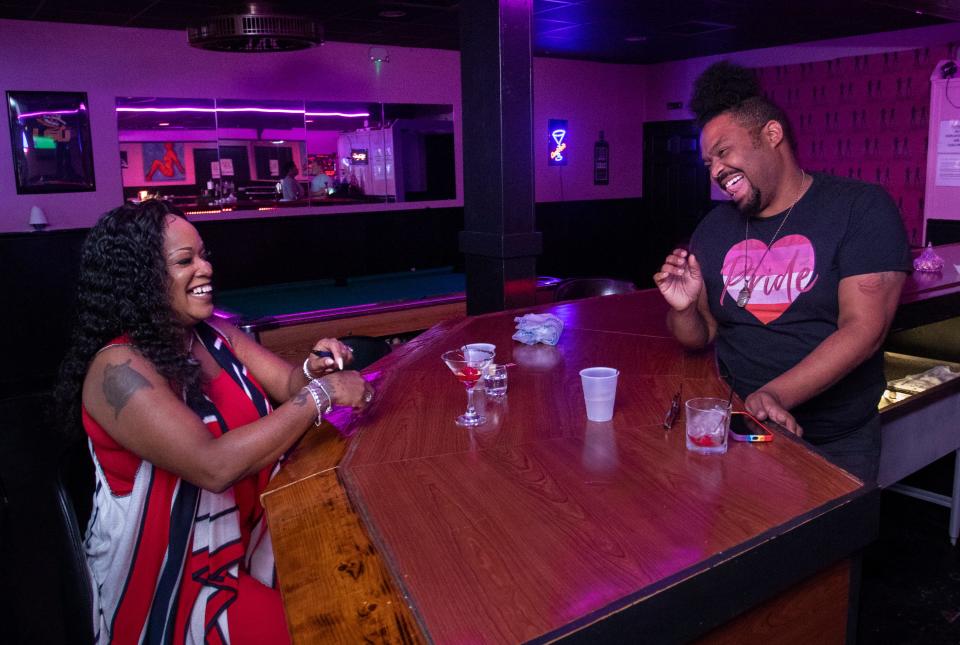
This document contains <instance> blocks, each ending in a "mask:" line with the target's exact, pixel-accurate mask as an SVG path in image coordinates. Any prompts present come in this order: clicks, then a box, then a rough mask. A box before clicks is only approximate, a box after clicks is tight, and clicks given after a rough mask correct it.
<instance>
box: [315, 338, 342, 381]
mask: <svg viewBox="0 0 960 645" xmlns="http://www.w3.org/2000/svg"><path fill="white" fill-rule="evenodd" d="M314 352H329V353H330V354H332V356H331V357H320V356H317V355H316V354H314ZM352 362H353V350H352V349H350V348H349V347H347V346H346V345H344V344H343V343H341V342H340V341H339V340H337V339H336V338H321V339H320V340H318V341H317V342H316V343H314V345H313V350H312V351H311V352H310V355H309V356H308V357H307V369H309V370H310V373H311V374H313V375H314V376H315V377H317V378H320V377H322V376H326V375H327V374H332V373H333V372H335V371H337V370H341V369H343V367H344V366H346V365H349V364H350V363H352Z"/></svg>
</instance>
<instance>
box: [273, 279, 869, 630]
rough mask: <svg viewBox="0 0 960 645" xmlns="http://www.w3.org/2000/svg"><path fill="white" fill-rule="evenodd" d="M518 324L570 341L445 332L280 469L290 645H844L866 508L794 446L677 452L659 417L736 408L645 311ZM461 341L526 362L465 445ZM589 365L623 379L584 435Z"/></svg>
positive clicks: (394, 365) (600, 302) (411, 350)
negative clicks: (712, 405) (682, 403)
mask: <svg viewBox="0 0 960 645" xmlns="http://www.w3.org/2000/svg"><path fill="white" fill-rule="evenodd" d="M530 311H549V312H551V313H554V314H555V315H557V316H559V317H560V318H561V319H562V320H563V321H564V324H565V329H564V332H563V335H562V336H561V339H560V342H559V344H558V345H557V346H556V347H549V346H542V345H536V346H525V345H522V344H519V343H516V342H515V341H513V340H511V334H512V333H513V330H514V326H515V323H514V317H515V316H516V315H518V313H524V312H503V313H496V314H489V315H484V316H477V317H472V318H466V319H462V318H461V319H456V320H450V321H446V322H443V323H441V324H439V325H437V326H435V327H433V328H432V329H430V330H429V331H428V332H426V333H424V334H422V335H420V336H418V337H417V338H416V339H414V340H413V341H411V342H409V343H407V344H405V345H404V346H402V347H401V348H400V349H398V350H396V351H394V352H393V353H392V354H391V355H389V356H388V357H386V358H385V359H383V360H381V361H380V362H378V363H377V364H375V365H373V366H372V367H371V368H370V370H372V371H370V370H368V372H369V373H370V375H371V376H373V377H375V378H376V381H377V392H378V395H377V397H376V399H375V400H374V403H373V405H372V406H371V408H369V409H368V410H367V411H366V412H365V413H364V414H363V415H362V416H360V417H357V418H353V419H349V420H347V419H346V417H344V418H343V419H341V420H340V422H339V426H340V427H339V431H338V430H335V429H334V428H333V427H330V426H329V425H327V426H326V427H325V428H323V429H322V431H321V432H319V433H317V432H311V433H308V435H307V436H306V437H305V439H304V440H303V441H302V442H301V444H300V445H299V446H298V447H297V449H296V450H295V451H294V452H293V454H292V455H291V456H290V458H289V459H288V461H287V463H286V464H285V466H284V468H283V469H282V471H281V472H280V474H279V475H278V477H277V478H276V479H275V480H274V481H273V482H272V484H271V486H270V488H269V489H268V491H267V492H266V493H265V494H264V495H263V503H264V505H265V507H266V509H267V514H268V518H269V522H270V527H271V532H272V536H273V546H274V551H275V553H276V556H277V571H278V575H279V580H280V584H281V589H282V592H283V596H284V603H285V606H286V609H287V618H288V624H289V627H290V631H291V634H292V635H293V637H294V640H295V642H300V643H308V642H321V641H338V642H348V641H359V640H364V639H370V640H373V641H378V642H388V641H389V642H395V641H396V642H436V643H463V642H474V643H512V642H547V641H553V640H569V641H573V642H601V641H602V642H617V641H620V642H628V641H629V642H685V641H689V640H693V639H698V638H703V639H706V641H707V642H731V643H732V642H747V641H750V642H772V641H774V640H775V641H777V642H812V641H814V640H817V641H818V642H837V643H839V642H844V641H845V640H846V639H847V638H848V632H850V633H852V630H853V629H854V628H855V621H854V620H853V619H852V617H855V615H856V613H855V603H853V604H851V602H850V598H856V592H857V584H858V576H857V572H858V568H857V565H856V562H857V560H856V557H855V556H856V554H857V552H858V551H859V549H861V548H862V547H863V546H864V545H866V544H868V543H869V542H870V541H872V540H873V539H874V538H875V536H876V532H877V523H878V512H879V492H878V489H876V488H875V487H873V486H864V485H863V484H862V483H861V482H860V481H859V480H857V479H855V478H854V477H852V476H850V475H849V474H847V473H845V472H844V471H842V470H840V469H838V468H836V467H834V466H832V465H831V464H830V463H828V462H827V461H826V460H825V459H823V458H822V457H821V456H820V455H819V454H817V453H816V452H815V451H814V450H812V449H810V448H809V447H807V446H806V445H805V444H803V443H802V442H801V441H799V440H796V439H795V438H794V437H792V436H789V435H783V434H778V435H777V436H776V439H775V440H774V441H773V442H771V443H768V444H738V443H732V444H731V445H730V448H729V451H728V452H727V453H726V454H725V455H711V456H703V455H697V454H693V453H690V452H688V451H687V450H686V447H685V442H684V430H683V419H682V417H681V418H680V419H679V420H678V421H677V423H676V424H675V425H674V427H673V428H672V429H670V430H664V428H663V426H662V423H663V418H664V413H665V412H666V411H667V410H668V408H669V407H670V403H671V400H672V398H673V397H674V395H675V394H677V393H678V392H680V393H681V398H682V399H688V398H691V397H695V396H706V395H715V396H723V397H726V396H727V394H728V389H727V386H726V385H725V384H724V383H723V382H722V381H721V380H720V379H719V378H718V377H717V376H716V373H715V369H714V363H713V357H712V353H710V352H703V353H693V354H692V353H688V352H685V351H684V350H683V349H682V348H681V347H680V346H679V345H678V344H677V343H676V342H675V341H674V340H673V339H672V338H671V337H670V334H669V332H668V330H667V329H666V326H665V324H664V318H665V314H666V309H665V304H664V303H663V300H662V298H661V297H660V295H659V294H658V293H657V292H655V291H642V292H637V293H634V294H627V295H620V296H608V297H603V298H593V299H587V300H579V301H572V302H564V303H556V304H550V305H541V306H539V307H537V308H535V309H532V310H530ZM468 342H490V343H494V344H496V346H497V360H498V362H513V363H516V365H515V366H514V367H511V368H510V377H509V391H508V394H507V396H506V397H505V399H503V400H502V401H493V400H490V401H486V402H485V414H486V416H487V418H488V421H487V423H486V424H485V425H483V426H481V427H479V428H475V429H471V430H468V429H464V428H460V427H458V426H456V425H455V424H454V422H453V419H454V417H455V416H456V415H457V414H458V413H459V412H461V411H462V407H463V405H464V395H463V389H462V387H461V386H460V385H459V383H458V382H457V381H456V379H455V378H454V377H453V375H452V374H451V373H450V372H449V371H448V370H447V368H446V367H445V366H444V365H443V364H442V362H441V360H440V355H441V353H442V352H443V351H444V350H447V349H452V348H458V347H460V346H461V345H463V344H465V343H468ZM594 365H605V366H610V367H616V368H618V369H619V370H620V373H621V375H620V383H619V387H618V391H617V403H616V410H615V414H614V417H613V419H612V421H610V422H608V423H592V422H588V421H587V420H586V415H585V410H584V405H583V398H582V394H581V390H580V383H579V376H578V372H579V370H580V369H582V368H584V367H588V366H594ZM480 398H483V397H480Z"/></svg>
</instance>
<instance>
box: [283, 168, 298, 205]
mask: <svg viewBox="0 0 960 645" xmlns="http://www.w3.org/2000/svg"><path fill="white" fill-rule="evenodd" d="M298 172H299V170H298V169H297V164H295V163H294V162H292V161H288V162H286V163H285V164H283V167H281V168H280V175H281V176H282V177H283V179H281V180H280V201H282V202H295V201H297V200H298V199H300V198H301V197H303V188H302V187H301V186H300V182H298V181H297V173H298Z"/></svg>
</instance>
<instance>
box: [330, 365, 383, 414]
mask: <svg viewBox="0 0 960 645" xmlns="http://www.w3.org/2000/svg"><path fill="white" fill-rule="evenodd" d="M320 381H321V382H322V383H323V387H324V388H326V390H327V394H329V395H330V398H331V399H332V400H333V404H334V405H349V406H351V407H353V408H356V409H358V410H362V409H363V408H365V407H367V406H368V405H369V404H370V401H372V400H373V386H372V385H370V384H369V383H367V382H366V381H365V380H364V379H363V377H362V376H360V372H354V371H349V372H333V373H332V374H327V375H326V376H324V377H323V378H321V379H320Z"/></svg>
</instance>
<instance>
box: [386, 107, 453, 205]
mask: <svg viewBox="0 0 960 645" xmlns="http://www.w3.org/2000/svg"><path fill="white" fill-rule="evenodd" d="M383 119H384V124H385V127H384V133H385V136H384V140H385V145H386V156H387V159H388V160H389V159H390V158H391V157H392V158H393V159H394V160H395V162H396V163H395V167H394V168H393V169H391V168H390V167H389V164H388V166H387V176H388V180H389V181H390V188H389V190H391V191H392V195H391V199H396V201H398V202H410V201H421V200H426V199H454V198H455V197H456V196H457V194H456V193H457V190H456V174H455V172H456V171H455V168H456V159H455V155H454V148H453V106H452V105H449V104H446V105H430V104H410V103H386V104H385V105H384V106H383Z"/></svg>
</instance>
